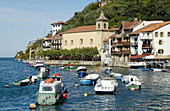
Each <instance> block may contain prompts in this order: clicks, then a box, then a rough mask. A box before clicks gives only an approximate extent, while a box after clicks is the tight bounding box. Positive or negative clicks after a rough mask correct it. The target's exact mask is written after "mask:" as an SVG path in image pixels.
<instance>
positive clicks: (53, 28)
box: [51, 21, 65, 36]
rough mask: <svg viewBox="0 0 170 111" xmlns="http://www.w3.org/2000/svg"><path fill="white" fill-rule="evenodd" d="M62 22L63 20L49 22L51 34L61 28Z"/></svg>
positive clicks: (54, 33)
mask: <svg viewBox="0 0 170 111" xmlns="http://www.w3.org/2000/svg"><path fill="white" fill-rule="evenodd" d="M64 24H65V22H62V21H58V22H55V23H52V24H51V25H52V36H54V35H56V34H57V32H58V31H59V30H61V29H62V27H63V25H64Z"/></svg>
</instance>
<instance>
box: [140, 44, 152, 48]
mask: <svg viewBox="0 0 170 111" xmlns="http://www.w3.org/2000/svg"><path fill="white" fill-rule="evenodd" d="M142 48H152V45H151V44H143V45H142Z"/></svg>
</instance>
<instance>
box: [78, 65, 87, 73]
mask: <svg viewBox="0 0 170 111" xmlns="http://www.w3.org/2000/svg"><path fill="white" fill-rule="evenodd" d="M76 71H77V72H81V71H84V72H86V71H87V67H84V66H79V67H77V69H76Z"/></svg>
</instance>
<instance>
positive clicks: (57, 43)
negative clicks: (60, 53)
mask: <svg viewBox="0 0 170 111" xmlns="http://www.w3.org/2000/svg"><path fill="white" fill-rule="evenodd" d="M51 45H61V43H59V42H56V43H55V42H53V43H51Z"/></svg>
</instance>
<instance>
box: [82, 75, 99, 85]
mask: <svg viewBox="0 0 170 111" xmlns="http://www.w3.org/2000/svg"><path fill="white" fill-rule="evenodd" d="M98 78H99V74H89V75H87V76H85V77H83V78H81V79H80V84H81V85H94V84H96V81H97V79H98Z"/></svg>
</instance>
